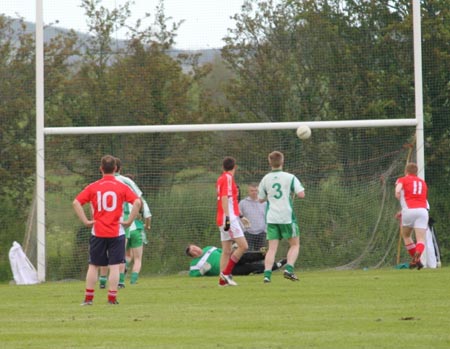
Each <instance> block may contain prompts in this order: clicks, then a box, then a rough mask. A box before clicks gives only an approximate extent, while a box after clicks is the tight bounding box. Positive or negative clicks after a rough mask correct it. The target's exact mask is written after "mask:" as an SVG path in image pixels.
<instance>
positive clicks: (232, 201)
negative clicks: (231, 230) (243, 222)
mask: <svg viewBox="0 0 450 349" xmlns="http://www.w3.org/2000/svg"><path fill="white" fill-rule="evenodd" d="M216 191H217V219H216V221H217V225H218V226H219V227H220V226H221V225H223V223H224V217H225V212H224V210H223V207H222V197H224V196H227V197H228V205H229V206H230V205H231V206H230V209H232V212H230V214H232V213H234V215H235V216H238V217H239V204H238V199H237V198H238V189H237V186H236V183H235V182H234V177H233V175H232V174H231V173H230V172H224V173H222V174H221V175H220V177H219V178H218V179H217V183H216Z"/></svg>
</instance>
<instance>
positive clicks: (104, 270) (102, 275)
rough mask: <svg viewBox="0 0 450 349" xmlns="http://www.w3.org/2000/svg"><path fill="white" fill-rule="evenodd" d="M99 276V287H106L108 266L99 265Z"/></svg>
mask: <svg viewBox="0 0 450 349" xmlns="http://www.w3.org/2000/svg"><path fill="white" fill-rule="evenodd" d="M99 269H100V277H99V281H100V288H105V287H106V281H108V267H107V266H105V267H100V268H99Z"/></svg>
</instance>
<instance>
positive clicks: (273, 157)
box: [269, 150, 284, 168]
mask: <svg viewBox="0 0 450 349" xmlns="http://www.w3.org/2000/svg"><path fill="white" fill-rule="evenodd" d="M283 162H284V155H283V153H282V152H280V151H277V150H275V151H273V152H271V153H270V154H269V164H270V166H272V167H274V168H279V167H281V166H283Z"/></svg>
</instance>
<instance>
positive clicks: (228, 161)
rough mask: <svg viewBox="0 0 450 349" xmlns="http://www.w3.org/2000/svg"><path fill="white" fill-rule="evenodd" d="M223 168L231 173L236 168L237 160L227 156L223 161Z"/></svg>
mask: <svg viewBox="0 0 450 349" xmlns="http://www.w3.org/2000/svg"><path fill="white" fill-rule="evenodd" d="M222 166H223V169H224V170H225V171H231V170H232V169H233V168H234V167H235V166H236V159H235V158H233V157H232V156H227V157H225V158H224V159H223V162H222Z"/></svg>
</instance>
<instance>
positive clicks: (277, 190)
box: [258, 170, 305, 224]
mask: <svg viewBox="0 0 450 349" xmlns="http://www.w3.org/2000/svg"><path fill="white" fill-rule="evenodd" d="M304 190H305V188H303V186H302V184H301V183H300V181H299V179H298V178H297V177H295V176H294V175H293V174H291V173H288V172H284V171H281V170H275V171H272V172H270V173H268V174H266V175H265V176H264V178H263V179H262V180H261V183H260V184H259V193H258V197H259V198H260V199H261V200H264V199H267V208H266V222H267V223H271V224H290V223H292V222H294V221H295V217H294V212H293V206H292V196H291V194H297V193H299V192H302V191H304Z"/></svg>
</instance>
